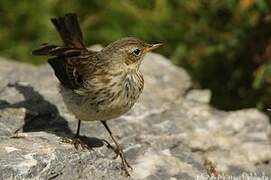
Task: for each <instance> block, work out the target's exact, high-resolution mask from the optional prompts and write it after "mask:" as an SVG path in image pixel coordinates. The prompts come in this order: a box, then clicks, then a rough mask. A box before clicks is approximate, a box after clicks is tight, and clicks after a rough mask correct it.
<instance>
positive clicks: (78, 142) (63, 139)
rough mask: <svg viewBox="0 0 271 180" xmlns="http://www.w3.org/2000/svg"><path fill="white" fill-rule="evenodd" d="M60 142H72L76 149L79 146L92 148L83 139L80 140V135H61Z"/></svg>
mask: <svg viewBox="0 0 271 180" xmlns="http://www.w3.org/2000/svg"><path fill="white" fill-rule="evenodd" d="M60 143H65V144H72V145H73V146H74V147H75V149H76V150H78V149H79V147H81V149H88V150H93V149H92V148H91V147H90V146H88V145H87V144H86V143H85V142H84V141H83V140H81V139H80V137H74V138H67V137H61V138H60Z"/></svg>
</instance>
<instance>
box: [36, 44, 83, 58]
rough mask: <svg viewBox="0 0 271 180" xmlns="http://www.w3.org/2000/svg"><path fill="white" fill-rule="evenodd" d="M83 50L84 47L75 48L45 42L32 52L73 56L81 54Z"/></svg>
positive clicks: (41, 54)
mask: <svg viewBox="0 0 271 180" xmlns="http://www.w3.org/2000/svg"><path fill="white" fill-rule="evenodd" d="M81 51H82V49H74V48H69V47H64V46H57V45H50V44H43V45H42V46H41V47H40V48H39V49H36V50H34V51H32V54H33V55H36V56H43V55H50V56H65V57H71V56H76V55H80V54H81Z"/></svg>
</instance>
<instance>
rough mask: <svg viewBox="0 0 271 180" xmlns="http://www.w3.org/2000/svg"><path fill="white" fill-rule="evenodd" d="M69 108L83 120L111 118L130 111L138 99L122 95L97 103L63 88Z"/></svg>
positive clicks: (64, 98) (62, 91)
mask: <svg viewBox="0 0 271 180" xmlns="http://www.w3.org/2000/svg"><path fill="white" fill-rule="evenodd" d="M60 93H61V94H62V96H63V100H64V103H65V105H66V107H67V109H68V110H69V111H70V112H71V113H72V114H74V115H75V117H76V118H77V119H80V120H82V121H97V120H111V119H114V118H117V117H119V116H121V115H122V114H124V113H126V112H127V111H129V110H130V109H131V108H132V106H133V105H134V103H135V101H136V99H133V100H129V99H126V100H124V99H123V98H122V97H118V98H116V99H115V100H114V101H111V102H104V103H102V104H95V103H93V102H92V100H91V98H89V97H88V96H80V95H78V94H76V93H74V92H72V91H70V90H66V89H61V91H60Z"/></svg>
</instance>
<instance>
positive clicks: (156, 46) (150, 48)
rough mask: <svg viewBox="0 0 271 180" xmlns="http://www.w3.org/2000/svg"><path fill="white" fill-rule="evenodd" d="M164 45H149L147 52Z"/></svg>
mask: <svg viewBox="0 0 271 180" xmlns="http://www.w3.org/2000/svg"><path fill="white" fill-rule="evenodd" d="M162 45H163V44H162V43H157V44H148V46H147V47H146V50H145V51H146V52H148V51H152V50H154V49H156V48H158V47H160V46H162Z"/></svg>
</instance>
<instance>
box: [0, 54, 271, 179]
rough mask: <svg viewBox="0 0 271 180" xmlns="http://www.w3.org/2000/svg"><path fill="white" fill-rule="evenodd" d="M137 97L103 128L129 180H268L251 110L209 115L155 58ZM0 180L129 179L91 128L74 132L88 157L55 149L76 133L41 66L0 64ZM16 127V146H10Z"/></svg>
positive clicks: (179, 74)
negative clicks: (245, 177) (226, 179)
mask: <svg viewBox="0 0 271 180" xmlns="http://www.w3.org/2000/svg"><path fill="white" fill-rule="evenodd" d="M142 71H143V73H144V75H145V87H144V93H143V95H142V96H141V98H140V100H139V101H138V103H137V104H136V105H135V107H134V108H133V109H132V110H131V111H129V112H128V113H127V114H125V115H123V116H122V117H120V118H118V119H116V120H112V121H109V122H108V123H109V126H110V127H111V129H112V131H113V133H114V134H115V135H116V137H117V138H118V140H119V142H120V143H121V144H122V146H123V148H124V152H125V154H126V156H127V159H128V160H129V161H130V163H131V164H132V166H133V168H134V169H133V171H131V174H132V177H131V179H147V180H154V179H155V180H156V179H157V180H158V179H159V180H160V179H161V180H164V179H171V180H175V179H185V180H188V179H196V178H197V177H199V176H200V177H206V176H207V175H208V173H211V172H210V170H208V167H209V165H210V164H206V163H205V162H212V163H211V165H213V166H214V169H215V171H217V173H219V174H220V175H223V174H224V175H228V176H230V175H231V176H241V174H242V173H243V174H244V173H247V174H248V173H257V174H259V175H263V174H264V175H266V176H269V177H271V163H270V160H271V144H270V142H271V141H270V127H271V126H270V122H269V119H268V117H267V116H266V115H264V114H263V113H261V112H259V111H258V110H256V109H244V110H238V111H230V112H225V111H221V110H217V109H215V108H213V107H211V106H210V105H209V104H208V102H209V99H210V92H209V91H208V90H204V91H202V90H190V89H191V81H190V77H189V76H188V74H187V73H186V72H185V71H184V70H183V69H181V68H178V67H175V66H174V65H172V64H170V62H169V61H168V60H167V59H166V58H164V57H163V56H161V55H158V54H154V53H151V54H148V55H147V56H146V58H145V60H144V63H143V65H142ZM0 82H1V83H0V179H63V180H64V179H65V180H67V179H129V178H128V177H126V176H125V175H124V173H123V172H122V170H121V163H120V159H113V156H114V153H113V152H112V150H111V149H109V148H108V147H107V146H106V144H105V143H104V141H103V139H106V140H108V141H110V137H109V136H108V134H107V132H106V131H105V129H104V128H103V126H102V125H101V124H100V123H99V122H86V123H83V124H82V129H81V134H82V135H84V136H85V137H86V140H87V142H88V143H89V145H90V146H91V147H92V148H93V149H92V150H90V151H89V150H76V149H75V148H74V147H73V146H72V145H69V144H63V143H61V142H60V138H61V137H71V136H73V135H74V133H75V130H76V121H75V118H74V117H73V116H72V115H71V114H70V113H69V112H68V111H67V109H66V107H65V106H64V104H63V102H62V99H61V96H60V95H59V94H58V88H57V83H58V82H57V79H56V78H55V77H54V75H53V72H52V70H51V69H50V68H49V66H48V65H42V66H40V67H34V66H32V65H26V64H20V63H16V62H12V61H7V60H5V59H4V58H1V59H0ZM19 127H22V132H21V133H19V136H20V137H21V138H11V136H12V135H13V132H14V131H15V130H16V129H17V128H19ZM110 142H111V141H110Z"/></svg>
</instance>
